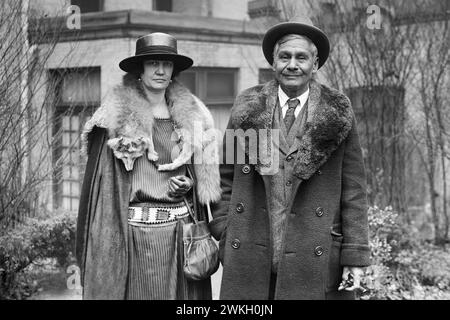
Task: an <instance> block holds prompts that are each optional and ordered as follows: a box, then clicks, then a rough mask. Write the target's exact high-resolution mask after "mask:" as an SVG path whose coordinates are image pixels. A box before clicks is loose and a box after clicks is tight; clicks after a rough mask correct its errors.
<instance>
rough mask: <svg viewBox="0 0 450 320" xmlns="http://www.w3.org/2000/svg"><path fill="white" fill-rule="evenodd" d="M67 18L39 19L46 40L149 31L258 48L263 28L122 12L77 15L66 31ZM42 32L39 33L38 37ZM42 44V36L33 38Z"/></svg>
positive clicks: (244, 23)
mask: <svg viewBox="0 0 450 320" xmlns="http://www.w3.org/2000/svg"><path fill="white" fill-rule="evenodd" d="M67 19H68V18H67V17H52V18H45V19H44V20H41V21H40V23H39V24H36V25H39V26H40V27H39V28H42V27H45V30H46V34H48V36H47V37H45V38H46V39H53V40H54V39H57V41H58V42H72V41H85V40H101V39H111V38H133V39H135V38H137V37H139V36H141V35H143V34H147V33H151V32H167V33H170V34H172V35H174V36H175V37H177V39H178V40H192V41H202V42H205V41H206V42H226V43H237V44H254V45H260V44H261V40H262V37H263V35H264V32H265V28H264V27H263V26H262V25H261V24H258V23H255V22H254V21H247V20H232V19H223V18H214V17H197V16H188V15H184V14H180V13H172V12H158V11H141V10H124V11H105V12H91V13H85V14H82V15H81V23H80V29H73V30H71V29H69V28H68V27H67V25H66V21H67ZM41 33H42V31H41V30H39V34H41ZM37 38H39V39H40V40H36V41H37V42H45V40H42V39H43V38H42V37H36V38H35V39H37Z"/></svg>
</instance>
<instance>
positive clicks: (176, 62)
mask: <svg viewBox="0 0 450 320" xmlns="http://www.w3.org/2000/svg"><path fill="white" fill-rule="evenodd" d="M145 60H169V61H172V62H173V70H174V72H176V73H179V72H181V71H183V70H186V69H188V68H190V67H191V66H192V65H193V63H194V61H193V60H192V59H191V58H189V57H186V56H183V55H181V54H175V53H151V54H149V53H147V54H138V55H135V56H132V57H129V58H126V59H123V60H122V61H120V63H119V67H120V69H122V70H123V71H125V72H130V73H139V72H142V70H143V69H142V62H143V61H145Z"/></svg>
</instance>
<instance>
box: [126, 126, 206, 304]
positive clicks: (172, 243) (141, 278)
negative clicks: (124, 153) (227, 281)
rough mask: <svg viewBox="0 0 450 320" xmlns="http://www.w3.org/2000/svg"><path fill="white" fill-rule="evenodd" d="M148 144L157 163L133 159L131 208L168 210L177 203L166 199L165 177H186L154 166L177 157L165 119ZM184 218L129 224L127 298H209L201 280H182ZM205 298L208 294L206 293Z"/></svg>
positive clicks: (183, 171)
mask: <svg viewBox="0 0 450 320" xmlns="http://www.w3.org/2000/svg"><path fill="white" fill-rule="evenodd" d="M153 142H154V146H155V150H156V152H157V153H158V155H159V159H158V161H157V163H154V162H151V161H149V160H148V159H147V158H146V157H139V158H138V159H136V162H135V164H134V168H133V171H132V173H131V194H130V206H142V205H144V204H146V203H150V204H155V203H156V204H157V205H158V206H162V207H165V206H173V205H176V204H179V203H180V201H182V199H180V198H173V197H171V196H169V195H168V191H169V184H168V181H169V178H170V177H173V176H177V175H186V167H185V166H182V167H180V168H178V169H176V170H174V171H166V172H160V171H158V169H157V164H165V163H170V162H172V159H174V158H175V157H176V156H177V137H176V134H175V133H174V130H173V124H172V121H171V120H170V119H155V123H154V127H153ZM190 220H191V218H190V217H189V216H186V217H182V218H180V219H179V220H177V221H173V222H167V223H163V224H156V225H155V224H144V223H136V222H129V223H128V231H129V232H128V234H129V241H128V242H129V263H130V265H129V270H130V271H129V276H128V285H127V299H130V300H186V299H189V300H191V299H208V298H210V297H208V293H209V292H208V291H207V290H206V291H205V290H204V289H203V288H204V287H205V286H204V282H203V281H187V280H186V279H185V277H184V275H183V268H182V267H183V266H182V263H183V244H182V234H183V232H182V227H183V224H185V223H188V222H191V221H190ZM209 295H210V293H209Z"/></svg>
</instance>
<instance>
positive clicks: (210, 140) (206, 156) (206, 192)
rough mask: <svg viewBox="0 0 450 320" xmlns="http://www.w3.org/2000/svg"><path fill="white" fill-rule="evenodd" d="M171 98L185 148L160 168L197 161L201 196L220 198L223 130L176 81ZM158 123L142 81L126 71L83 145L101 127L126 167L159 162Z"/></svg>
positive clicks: (95, 117) (207, 200)
mask: <svg viewBox="0 0 450 320" xmlns="http://www.w3.org/2000/svg"><path fill="white" fill-rule="evenodd" d="M166 99H167V101H168V103H169V112H170V114H171V117H172V120H173V122H174V131H175V133H176V134H177V138H178V139H179V147H180V150H181V151H180V153H179V155H178V156H177V158H175V159H174V160H173V162H172V163H169V164H164V165H160V166H159V167H158V170H160V171H167V170H174V169H176V168H178V167H180V166H182V165H184V164H187V163H191V161H192V160H193V166H194V171H195V175H196V178H197V182H196V183H197V186H196V187H197V192H198V198H199V201H200V202H201V203H203V204H207V203H210V202H215V201H217V200H219V199H220V193H221V191H220V174H219V168H218V163H219V160H218V136H217V134H218V133H217V131H216V130H215V129H214V128H213V126H214V122H213V118H212V115H211V113H210V111H209V110H208V109H207V108H206V106H205V105H204V104H203V103H202V102H201V101H200V100H199V99H198V98H197V97H195V96H194V95H193V94H191V93H190V91H189V90H188V89H187V88H186V87H184V86H183V85H182V84H180V83H179V82H177V81H176V80H173V82H172V83H171V84H170V85H169V87H168V88H167V90H166ZM153 123H154V117H153V114H152V110H151V108H150V107H149V103H148V101H147V99H146V98H145V93H144V89H143V88H142V84H141V83H140V81H138V80H136V79H135V78H134V77H133V76H131V75H130V74H127V75H125V76H124V78H123V83H122V84H121V85H118V86H116V87H115V88H114V89H113V90H112V92H111V93H110V94H109V95H108V96H107V97H106V98H105V99H104V102H103V103H102V105H101V106H100V108H99V109H98V110H97V111H96V112H95V113H94V115H93V116H92V118H91V119H90V120H89V121H87V123H86V125H85V128H84V131H83V133H82V146H83V150H84V152H85V151H86V147H87V144H88V142H89V141H88V140H89V133H90V132H91V131H92V129H93V128H94V127H95V126H97V127H100V128H105V129H107V132H108V138H109V139H108V142H107V144H108V146H109V147H110V148H111V149H112V150H113V152H114V155H115V156H116V157H117V158H118V159H121V160H122V161H123V163H124V165H125V168H126V170H127V171H130V170H132V168H133V164H134V161H135V159H136V158H138V157H141V156H146V157H147V158H148V159H149V160H151V161H156V160H157V159H158V154H157V153H156V151H155V150H154V147H153V138H152V132H153ZM219 138H220V137H219Z"/></svg>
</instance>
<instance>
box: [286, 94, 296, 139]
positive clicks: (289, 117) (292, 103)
mask: <svg viewBox="0 0 450 320" xmlns="http://www.w3.org/2000/svg"><path fill="white" fill-rule="evenodd" d="M299 103H300V101H299V100H298V99H290V100H288V110H287V112H286V115H285V116H284V124H285V126H286V130H287V132H289V130H291V127H292V124H293V123H294V121H295V114H294V111H295V108H296V107H297V106H298V104H299Z"/></svg>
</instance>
